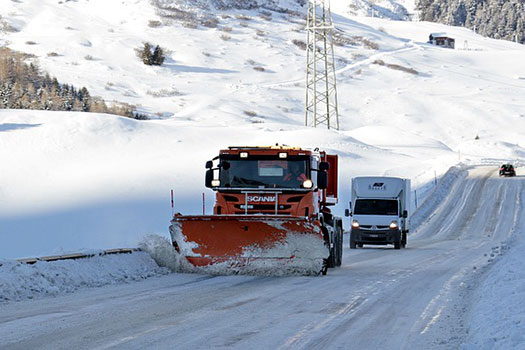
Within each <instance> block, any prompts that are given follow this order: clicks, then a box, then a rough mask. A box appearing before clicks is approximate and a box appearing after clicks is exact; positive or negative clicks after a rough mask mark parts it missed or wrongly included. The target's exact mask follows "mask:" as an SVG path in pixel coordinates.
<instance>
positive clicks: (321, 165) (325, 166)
mask: <svg viewBox="0 0 525 350" xmlns="http://www.w3.org/2000/svg"><path fill="white" fill-rule="evenodd" d="M328 169H330V163H328V162H321V163H319V170H321V171H326V170H328Z"/></svg>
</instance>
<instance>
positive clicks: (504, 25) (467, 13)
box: [416, 0, 525, 44]
mask: <svg viewBox="0 0 525 350" xmlns="http://www.w3.org/2000/svg"><path fill="white" fill-rule="evenodd" d="M416 9H417V10H418V11H419V13H420V19H421V20H423V21H430V22H439V23H444V24H449V25H454V26H465V27H467V28H470V29H474V30H475V31H476V32H477V33H479V34H481V35H484V36H488V37H491V38H495V39H505V40H511V41H517V42H519V43H522V44H523V43H525V33H524V32H523V25H524V22H525V0H418V2H417V6H416Z"/></svg>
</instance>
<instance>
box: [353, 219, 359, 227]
mask: <svg viewBox="0 0 525 350" xmlns="http://www.w3.org/2000/svg"><path fill="white" fill-rule="evenodd" d="M352 228H359V221H357V220H353V221H352Z"/></svg>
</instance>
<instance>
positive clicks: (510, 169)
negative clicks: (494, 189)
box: [499, 164, 516, 176]
mask: <svg viewBox="0 0 525 350" xmlns="http://www.w3.org/2000/svg"><path fill="white" fill-rule="evenodd" d="M499 176H516V170H514V166H513V165H512V164H503V165H502V166H501V167H500V168H499Z"/></svg>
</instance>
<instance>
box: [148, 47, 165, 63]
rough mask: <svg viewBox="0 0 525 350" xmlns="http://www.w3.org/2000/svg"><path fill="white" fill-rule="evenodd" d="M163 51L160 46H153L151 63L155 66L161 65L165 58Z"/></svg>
mask: <svg viewBox="0 0 525 350" xmlns="http://www.w3.org/2000/svg"><path fill="white" fill-rule="evenodd" d="M165 58H166V57H165V56H164V51H163V50H162V48H161V47H160V46H159V45H157V46H155V50H154V51H153V55H152V57H151V64H153V65H155V66H162V64H163V63H164V60H165Z"/></svg>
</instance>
